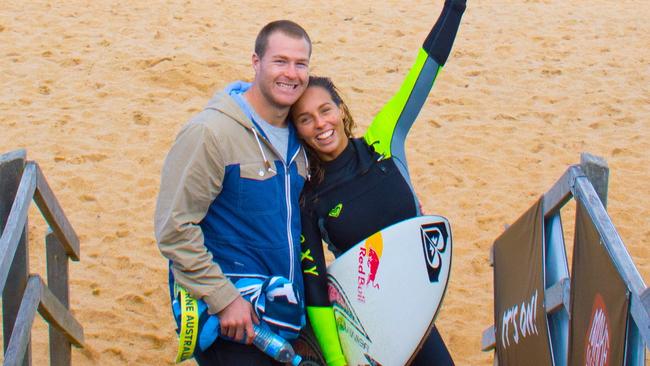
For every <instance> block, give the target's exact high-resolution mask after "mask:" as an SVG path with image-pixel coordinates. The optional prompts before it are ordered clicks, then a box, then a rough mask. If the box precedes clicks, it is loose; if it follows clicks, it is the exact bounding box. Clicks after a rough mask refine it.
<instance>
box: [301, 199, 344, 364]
mask: <svg viewBox="0 0 650 366" xmlns="http://www.w3.org/2000/svg"><path fill="white" fill-rule="evenodd" d="M310 211H311V210H310V209H309V208H303V209H302V210H301V221H302V236H301V237H300V245H301V251H302V254H301V256H300V258H301V266H302V274H303V278H304V282H305V299H306V305H307V306H306V307H307V316H309V322H310V323H311V326H312V329H313V330H314V335H316V339H317V340H318V344H319V345H320V348H321V351H322V353H323V356H324V357H325V361H326V362H327V364H328V365H329V366H341V365H345V357H344V356H343V351H341V344H340V343H339V337H338V333H337V331H336V321H335V320H334V310H333V309H332V306H331V304H330V301H329V297H328V293H327V265H326V262H325V253H324V251H323V242H322V239H321V234H320V229H319V226H318V218H317V217H315V216H312V215H311V214H310V213H309V212H310Z"/></svg>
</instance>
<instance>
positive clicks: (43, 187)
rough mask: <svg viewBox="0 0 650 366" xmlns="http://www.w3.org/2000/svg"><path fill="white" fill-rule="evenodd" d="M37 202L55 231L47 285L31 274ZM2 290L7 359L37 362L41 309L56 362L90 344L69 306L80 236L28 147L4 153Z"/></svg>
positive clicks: (66, 361)
mask: <svg viewBox="0 0 650 366" xmlns="http://www.w3.org/2000/svg"><path fill="white" fill-rule="evenodd" d="M32 199H33V200H34V202H36V206H38V208H39V209H40V211H41V213H42V214H43V217H44V218H45V221H46V222H47V224H48V225H49V228H50V230H48V233H47V235H46V238H45V245H46V251H47V285H46V284H45V283H44V282H43V280H42V279H41V276H40V275H38V274H30V273H29V254H28V245H27V238H28V235H27V234H28V233H27V227H28V226H27V216H28V211H29V210H28V209H29V205H30V203H31V202H32ZM0 229H1V231H2V236H0V290H2V315H3V317H2V325H3V335H4V363H3V365H6V366H8V365H11V366H19V365H24V366H29V365H31V347H30V343H31V329H32V324H33V322H34V318H35V316H36V311H38V312H39V313H40V314H41V316H42V317H43V318H44V319H45V320H46V321H47V322H48V323H49V326H50V364H51V365H70V363H71V347H70V346H71V344H72V345H75V346H77V347H83V346H84V334H83V328H82V326H81V324H79V322H78V321H77V320H76V319H75V318H74V317H73V316H72V314H71V313H70V310H69V296H68V288H69V287H68V259H72V260H74V261H78V260H79V238H78V237H77V234H76V233H75V232H74V230H73V229H72V226H71V225H70V222H69V221H68V219H67V218H66V217H65V214H64V213H63V210H62V209H61V206H60V205H59V202H58V201H57V199H56V197H55V196H54V194H53V193H52V190H51V189H50V186H49V185H48V184H47V181H46V180H45V177H44V176H43V172H42V171H41V169H40V168H39V166H38V164H36V163H35V162H31V161H26V153H25V150H17V151H12V152H9V153H6V154H3V155H0Z"/></svg>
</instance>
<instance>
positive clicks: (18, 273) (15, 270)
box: [0, 149, 31, 366]
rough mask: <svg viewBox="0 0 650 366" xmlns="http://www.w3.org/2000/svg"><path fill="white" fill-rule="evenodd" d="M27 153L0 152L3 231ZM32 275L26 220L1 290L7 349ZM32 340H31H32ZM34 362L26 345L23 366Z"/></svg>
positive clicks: (0, 197) (1, 220) (0, 229)
mask: <svg viewBox="0 0 650 366" xmlns="http://www.w3.org/2000/svg"><path fill="white" fill-rule="evenodd" d="M26 155H27V153H26V152H25V150H24V149H21V150H15V151H12V152H9V153H6V154H2V155H0V232H1V231H3V230H4V228H5V225H6V223H7V218H8V216H9V212H10V211H11V205H12V204H13V202H14V199H15V197H16V192H17V191H18V185H19V183H20V178H21V177H22V174H23V170H24V169H25V159H26ZM28 276H29V255H28V252H27V223H26V224H25V228H24V229H23V235H22V237H21V239H20V243H19V244H18V248H17V249H16V254H15V255H14V260H13V262H12V265H11V269H10V270H9V276H8V277H7V278H8V281H7V284H6V285H5V288H4V291H3V292H2V329H3V336H4V348H3V349H4V351H5V352H6V351H7V347H8V346H9V339H10V338H11V334H12V332H13V329H14V325H15V322H16V317H17V316H18V309H19V308H20V303H21V301H22V298H23V294H24V292H25V288H26V286H27V279H28ZM30 343H31V342H30ZM30 365H31V346H30V345H28V346H27V350H26V354H25V358H24V360H23V366H30Z"/></svg>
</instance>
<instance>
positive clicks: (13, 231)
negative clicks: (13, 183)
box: [0, 164, 36, 290]
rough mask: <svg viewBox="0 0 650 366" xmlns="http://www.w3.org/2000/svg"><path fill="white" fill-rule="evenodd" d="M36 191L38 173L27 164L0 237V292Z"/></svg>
mask: <svg viewBox="0 0 650 366" xmlns="http://www.w3.org/2000/svg"><path fill="white" fill-rule="evenodd" d="M35 190H36V172H35V169H34V166H33V165H30V164H27V166H26V167H25V171H24V172H23V176H22V178H21V179H20V185H19V186H18V192H17V193H16V198H15V200H14V202H13V204H12V206H11V212H10V213H9V217H8V219H7V224H6V225H5V228H4V230H3V232H2V236H1V237H0V290H3V289H4V287H5V284H6V281H7V276H8V275H9V269H10V267H11V264H12V262H13V259H14V254H15V253H16V248H17V247H18V243H19V241H20V238H21V237H22V236H23V232H24V228H25V224H26V223H27V214H28V212H29V204H30V203H31V201H32V197H34V191H35Z"/></svg>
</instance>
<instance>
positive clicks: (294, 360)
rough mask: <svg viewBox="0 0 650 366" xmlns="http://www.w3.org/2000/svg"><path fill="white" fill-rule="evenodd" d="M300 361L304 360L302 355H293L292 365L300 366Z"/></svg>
mask: <svg viewBox="0 0 650 366" xmlns="http://www.w3.org/2000/svg"><path fill="white" fill-rule="evenodd" d="M300 362H302V357H300V356H299V355H295V356H294V357H293V360H291V366H298V365H300Z"/></svg>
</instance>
